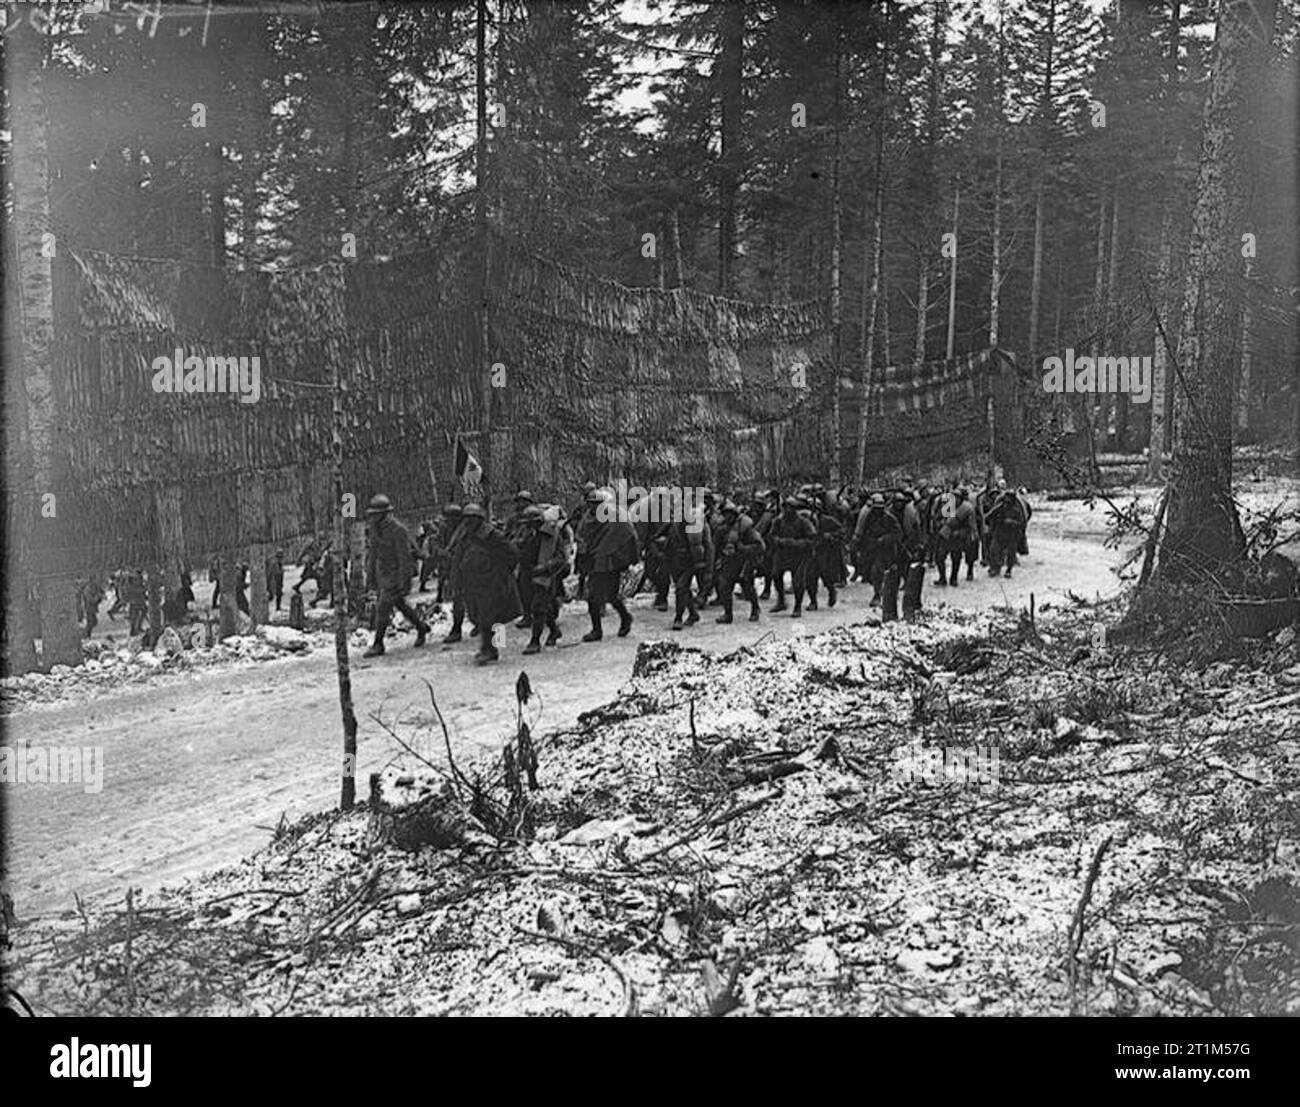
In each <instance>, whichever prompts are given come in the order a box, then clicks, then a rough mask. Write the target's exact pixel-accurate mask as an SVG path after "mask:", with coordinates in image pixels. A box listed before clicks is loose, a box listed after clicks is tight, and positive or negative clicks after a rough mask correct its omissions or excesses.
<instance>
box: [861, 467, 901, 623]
mask: <svg viewBox="0 0 1300 1107" xmlns="http://www.w3.org/2000/svg"><path fill="white" fill-rule="evenodd" d="M902 544H903V528H902V527H901V526H900V525H899V522H898V520H897V519H896V518H894V516H893V515H891V514H890V513H889V511H888V510H887V509H886V507H885V497H884V496H882V495H880V493H876V494H874V495H873V496H872V497H871V499H870V500H869V501H868V502H867V503H866V504H865V505H864V506H863V508H862V510H861V511H860V512H859V513H858V523H857V526H855V527H854V528H853V546H854V548H855V549H856V550H857V551H858V555H857V561H858V563H859V565H860V566H861V568H862V569H863V570H864V575H865V576H866V578H867V580H868V581H869V582H870V583H871V603H872V604H873V605H875V604H878V603H880V588H881V585H882V584H883V583H884V578H885V572H886V571H887V570H889V569H890V568H892V567H894V566H896V565H897V564H898V556H899V550H900V549H901V547H902Z"/></svg>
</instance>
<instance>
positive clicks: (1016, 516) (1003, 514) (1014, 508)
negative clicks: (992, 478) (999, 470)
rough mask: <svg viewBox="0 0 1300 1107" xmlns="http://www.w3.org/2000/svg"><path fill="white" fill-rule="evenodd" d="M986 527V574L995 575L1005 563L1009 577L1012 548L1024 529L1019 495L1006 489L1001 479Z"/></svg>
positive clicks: (1012, 566)
mask: <svg viewBox="0 0 1300 1107" xmlns="http://www.w3.org/2000/svg"><path fill="white" fill-rule="evenodd" d="M988 528H989V576H991V577H995V576H997V575H998V570H999V569H1001V568H1002V566H1003V564H1005V565H1006V576H1008V577H1009V576H1011V570H1012V569H1014V568H1015V566H1016V564H1017V561H1016V551H1017V549H1018V548H1019V546H1020V541H1021V537H1022V536H1023V534H1024V531H1025V513H1024V508H1023V507H1022V506H1021V503H1020V498H1019V497H1018V496H1017V495H1015V493H1013V492H1009V491H1007V488H1006V482H1005V481H1002V482H1000V487H999V488H998V492H997V498H996V499H995V500H994V501H993V505H992V507H991V508H990V509H989V514H988Z"/></svg>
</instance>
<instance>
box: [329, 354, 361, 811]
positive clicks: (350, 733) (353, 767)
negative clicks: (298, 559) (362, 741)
mask: <svg viewBox="0 0 1300 1107" xmlns="http://www.w3.org/2000/svg"><path fill="white" fill-rule="evenodd" d="M339 342H340V339H338V338H332V339H331V340H330V342H329V343H328V350H329V355H330V369H331V376H332V380H333V386H334V387H333V397H334V403H333V408H332V410H331V418H330V447H331V454H332V456H333V461H334V551H335V552H334V658H335V660H336V661H337V663H338V678H339V709H340V711H341V713H342V716H343V784H342V788H341V791H340V795H339V807H340V808H342V809H343V810H344V811H346V810H347V809H348V808H349V807H351V806H352V804H353V802H354V801H355V800H356V789H357V778H356V771H357V716H356V712H355V711H354V710H353V709H352V669H351V666H350V664H349V662H348V590H347V581H346V579H345V577H344V573H343V555H344V551H346V550H347V549H348V538H349V535H348V529H349V528H348V520H347V519H346V518H345V517H344V515H343V426H344V423H343V420H344V415H343V374H342V366H341V364H340V362H341V361H342V357H341V352H340V350H339Z"/></svg>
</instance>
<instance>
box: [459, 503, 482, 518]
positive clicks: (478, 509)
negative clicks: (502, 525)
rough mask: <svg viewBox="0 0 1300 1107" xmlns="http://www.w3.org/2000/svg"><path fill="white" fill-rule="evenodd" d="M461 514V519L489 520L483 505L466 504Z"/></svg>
mask: <svg viewBox="0 0 1300 1107" xmlns="http://www.w3.org/2000/svg"><path fill="white" fill-rule="evenodd" d="M460 514H461V517H462V518H465V519H486V518H487V512H486V511H484V510H483V505H482V504H466V505H465V506H464V508H463V509H462V510H461V513H460Z"/></svg>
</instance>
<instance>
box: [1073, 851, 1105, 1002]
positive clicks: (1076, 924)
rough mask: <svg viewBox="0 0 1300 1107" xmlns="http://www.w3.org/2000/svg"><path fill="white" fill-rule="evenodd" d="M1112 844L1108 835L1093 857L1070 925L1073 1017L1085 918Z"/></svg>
mask: <svg viewBox="0 0 1300 1107" xmlns="http://www.w3.org/2000/svg"><path fill="white" fill-rule="evenodd" d="M1110 842H1111V836H1110V835H1109V834H1107V835H1106V837H1105V838H1104V839H1102V842H1101V845H1099V846H1098V847H1097V852H1096V853H1094V854H1093V855H1092V864H1091V865H1090V866H1089V868H1088V879H1087V880H1085V881H1084V884H1083V895H1081V896H1080V897H1079V903H1078V905H1077V906H1076V907H1075V909H1074V921H1073V922H1071V923H1070V1014H1071V1015H1072V1016H1073V1015H1077V1014H1078V1004H1077V1001H1076V997H1075V991H1076V987H1077V985H1078V981H1079V961H1078V958H1079V947H1080V946H1081V945H1083V931H1084V921H1083V916H1084V912H1085V911H1086V910H1087V908H1088V901H1089V900H1090V899H1091V898H1092V886H1093V885H1094V884H1095V883H1096V882H1097V874H1098V873H1099V872H1100V871H1101V859H1102V856H1103V855H1104V854H1105V852H1106V850H1107V849H1109V848H1110Z"/></svg>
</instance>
